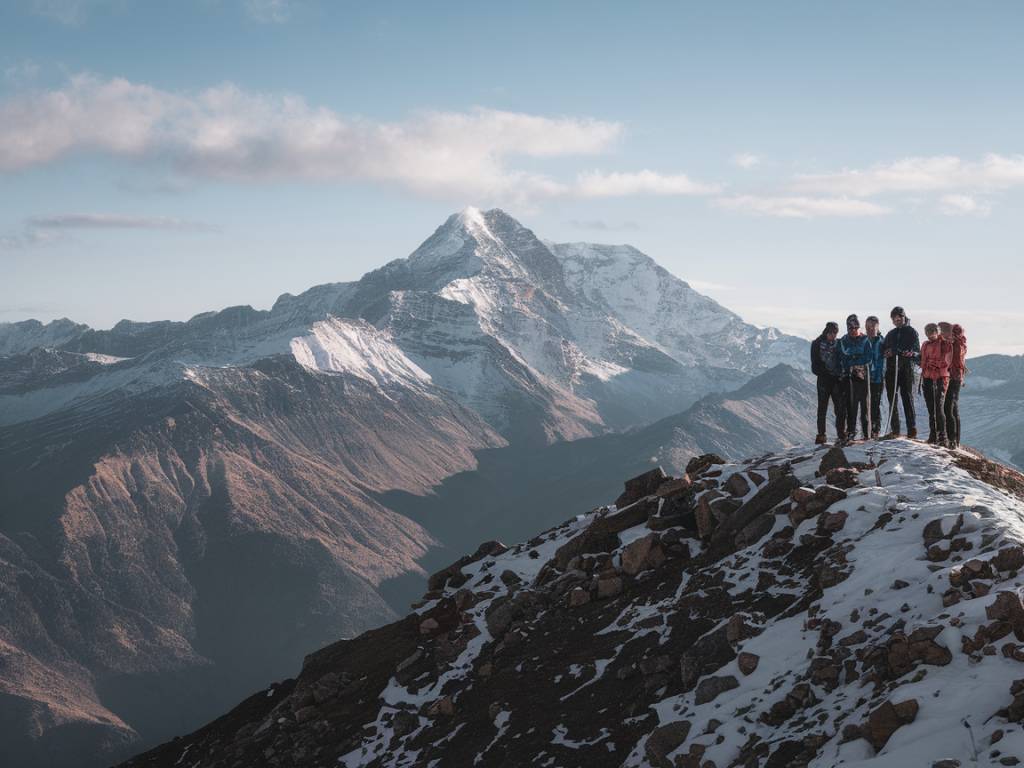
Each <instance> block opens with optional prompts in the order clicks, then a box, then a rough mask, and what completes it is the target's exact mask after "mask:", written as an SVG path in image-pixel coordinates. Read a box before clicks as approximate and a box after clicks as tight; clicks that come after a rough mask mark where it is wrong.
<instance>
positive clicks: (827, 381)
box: [811, 322, 846, 445]
mask: <svg viewBox="0 0 1024 768" xmlns="http://www.w3.org/2000/svg"><path fill="white" fill-rule="evenodd" d="M838 335H839V324H838V323H832V322H829V323H826V324H825V330H823V331H822V332H821V335H820V336H819V337H818V338H816V339H815V340H814V341H812V342H811V371H812V372H813V373H814V375H815V376H817V377H818V436H817V437H816V438H815V439H814V442H815V443H816V444H818V445H820V444H822V443H824V442H826V438H825V419H826V417H827V416H828V401H829V400H831V401H832V410H833V411H834V412H835V417H836V433H837V435H838V436H839V440H840V442H843V441H845V440H846V395H845V392H844V391H843V387H842V368H841V364H840V360H839V345H838V342H837V341H836V337H837V336H838Z"/></svg>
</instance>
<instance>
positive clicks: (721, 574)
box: [126, 440, 1024, 768]
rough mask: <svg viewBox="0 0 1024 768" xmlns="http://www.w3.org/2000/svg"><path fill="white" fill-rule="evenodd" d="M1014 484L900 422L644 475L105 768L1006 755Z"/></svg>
mask: <svg viewBox="0 0 1024 768" xmlns="http://www.w3.org/2000/svg"><path fill="white" fill-rule="evenodd" d="M823 458H826V459H827V460H826V461H825V462H824V463H825V464H826V466H824V467H823V466H822V463H823V462H822V459H823ZM837 471H841V472H842V477H843V482H841V483H836V482H835V481H836V479H837V477H836V474H835V473H836V472H837ZM991 478H998V480H999V482H998V487H997V486H996V485H993V484H991V483H990V480H991ZM1022 481H1024V478H1021V477H1020V476H1019V475H1016V474H1014V473H1006V472H1005V471H1004V470H1003V468H999V467H997V465H993V464H991V462H988V461H987V460H985V459H984V458H982V457H980V456H975V455H969V454H966V453H964V452H959V453H954V452H947V451H942V450H936V449H932V448H929V447H926V446H924V445H921V444H918V443H911V442H908V441H903V440H892V441H885V442H884V443H879V444H871V445H870V446H855V447H851V448H847V449H845V451H838V450H836V449H832V450H831V451H829V453H828V455H827V457H826V456H825V454H824V452H823V450H822V449H818V450H812V449H803V450H799V449H798V450H793V451H789V452H786V453H784V454H779V455H771V456H764V457H760V458H758V459H756V460H752V461H750V462H748V463H745V464H729V463H725V462H724V461H723V460H721V459H720V458H719V457H714V458H713V459H711V460H698V461H694V462H693V463H691V465H690V471H689V472H688V473H687V475H686V476H685V477H683V478H668V477H661V476H660V473H659V471H655V472H654V473H648V475H647V476H645V477H640V478H635V479H634V480H632V481H629V482H627V484H626V492H625V493H624V494H623V496H622V497H620V501H621V502H622V503H623V505H624V506H623V507H622V508H618V507H616V506H609V507H602V508H599V509H596V510H593V511H591V512H589V513H587V514H584V515H579V516H577V517H573V518H571V519H570V520H568V521H567V522H565V523H564V524H562V525H560V526H558V527H556V528H553V529H551V530H549V531H546V532H544V533H543V534H541V535H539V536H537V537H535V538H534V539H531V540H530V541H529V542H527V543H523V544H518V545H515V546H512V547H511V548H509V549H508V550H507V551H506V550H504V549H503V547H500V546H496V545H494V544H493V543H489V544H488V545H486V546H484V547H482V548H481V549H480V550H479V551H478V552H477V554H476V556H474V558H467V559H465V560H464V561H460V562H459V563H457V564H456V566H457V567H455V568H454V569H446V571H445V572H444V574H443V575H442V576H439V577H437V578H436V579H435V580H434V582H433V583H432V584H431V586H432V587H433V590H432V592H430V593H428V595H427V596H426V599H425V601H424V602H423V603H422V604H421V605H420V606H419V607H418V608H417V609H416V612H414V613H412V614H410V615H409V616H407V617H406V618H405V619H403V620H402V621H399V622H396V623H394V624H390V625H388V626H386V627H382V628H380V629H377V630H374V631H372V632H369V633H367V634H364V635H362V636H360V637H358V638H355V639H352V640H343V641H340V642H338V643H336V644H334V645H332V646H329V647H328V648H325V649H323V650H321V651H318V652H316V653H314V654H312V655H310V656H309V657H308V658H307V659H306V662H305V664H304V666H303V669H302V672H301V674H300V675H299V677H298V678H297V679H296V680H290V681H286V682H284V683H280V684H276V685H274V686H271V687H270V688H269V689H267V690H265V691H263V692H260V693H258V694H256V695H254V696H253V697H251V698H250V699H248V700H247V701H245V702H243V703H242V704H241V705H239V707H237V708H236V709H235V710H233V711H232V712H230V713H228V714H227V715H225V716H224V717H222V718H220V719H219V720H217V721H214V722H212V723H211V724H210V725H208V726H206V727H205V728H203V729H201V730H199V731H197V732H195V733H193V734H191V735H188V736H184V737H182V738H180V739H177V740H175V741H174V742H171V743H168V744H166V745H164V746H162V747H159V748H158V749H155V750H153V751H151V752H149V753H147V754H144V755H140V756H139V757H137V758H135V759H134V760H132V761H130V762H129V763H128V764H126V765H128V766H132V768H141V767H142V766H152V767H154V768H156V767H161V768H162V767H163V766H168V768H169V767H170V766H173V765H177V764H185V763H187V764H189V765H199V766H203V767H204V768H207V767H208V768H219V767H220V766H224V767H227V766H240V765H268V766H281V767H282V768H283V767H284V766H317V765H322V766H328V765H331V766H333V765H343V766H349V767H354V766H367V767H369V768H384V767H385V766H394V767H395V768H397V767H398V766H411V767H417V768H418V767H420V766H422V767H423V768H426V767H427V766H436V765H480V766H519V765H523V766H526V765H593V766H658V767H659V768H662V767H667V768H688V767H691V766H693V767H695V768H726V767H727V766H728V767H730V768H739V767H742V768H755V766H756V767H761V768H777V767H778V768H781V767H782V766H803V765H808V766H810V765H813V766H837V765H851V766H853V765H856V766H865V767H867V766H879V768H882V767H883V766H884V767H885V768H889V767H890V766H903V765H914V766H918V765H920V766H948V765H957V764H960V765H975V764H976V765H993V766H995V765H1014V764H1017V761H1018V760H1020V759H1021V758H1022V757H1024V728H1022V722H1024V666H1022V665H1024V602H1022V599H1021V593H1020V588H1021V577H1020V576H1019V570H1020V569H1021V567H1024V548H1022V544H1024V528H1022V527H1021V525H1020V522H1019V521H1020V516H1021V512H1022V511H1024V505H1022V503H1021V499H1019V498H1018V497H1017V496H1016V495H1015V490H1014V488H1015V487H1016V486H1015V484H1017V485H1019V487H1021V488H1024V482H1022ZM839 486H843V487H839ZM722 499H733V500H734V501H736V502H738V503H737V504H725V505H723V504H722V503H721V500H722ZM666 506H672V507H673V510H674V511H673V514H671V515H668V516H665V515H664V514H663V512H664V510H665V507H666ZM702 509H704V510H705V511H704V512H702V511H701V510H702ZM659 518H661V519H669V520H670V522H668V523H661V522H657V523H654V524H653V525H652V522H653V521H656V520H659ZM751 526H755V527H754V528H753V529H752V528H751ZM752 531H753V532H752ZM755 533H756V535H755ZM936 548H938V549H939V550H940V551H941V553H942V557H939V556H937V555H935V554H933V552H934V550H935V549H936ZM453 577H456V578H453ZM952 593H955V594H956V595H957V599H956V600H955V601H951V600H950V599H949V597H948V595H949V594H952Z"/></svg>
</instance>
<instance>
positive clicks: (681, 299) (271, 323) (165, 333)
mask: <svg viewBox="0 0 1024 768" xmlns="http://www.w3.org/2000/svg"><path fill="white" fill-rule="evenodd" d="M345 322H348V323H350V325H349V326H347V327H346V328H345V329H344V330H343V331H342V330H339V331H338V333H340V335H341V336H343V337H344V338H345V339H348V341H346V342H343V343H345V344H346V345H348V346H351V347H352V349H353V350H361V353H357V352H354V353H353V354H362V353H365V354H376V352H372V351H371V350H376V349H378V348H379V347H380V345H381V344H382V343H386V342H393V343H394V344H395V345H396V346H397V349H393V350H390V351H389V352H387V354H386V357H387V359H388V361H389V362H388V365H391V364H396V365H398V366H399V367H400V368H403V371H402V372H399V371H389V372H388V373H387V374H386V375H385V378H387V379H388V380H389V381H391V383H392V384H395V383H399V382H401V383H403V384H407V385H411V386H419V387H422V386H426V385H432V386H435V387H439V388H441V389H444V390H446V391H447V392H449V393H450V394H452V395H454V396H455V397H456V398H458V399H459V400H460V402H462V403H463V404H464V405H467V406H468V407H470V408H472V409H473V410H475V411H476V412H477V413H479V414H480V415H482V416H483V417H484V418H485V419H487V420H488V421H489V422H490V423H491V424H492V425H493V426H494V427H495V428H497V429H498V430H499V431H502V432H503V433H504V434H505V435H506V437H510V438H512V439H514V440H518V439H524V440H528V441H530V442H542V443H545V442H552V441H556V440H560V439H575V438H579V437H584V436H588V435H594V434H600V433H602V432H605V431H608V430H609V429H625V428H629V427H632V426H636V425H639V424H645V423H650V422H652V421H655V420H657V419H658V418H661V417H663V416H667V415H670V414H672V413H677V412H679V411H681V410H683V409H685V408H687V407H689V406H690V405H692V404H693V403H694V402H696V400H698V399H699V398H700V397H702V396H703V395H705V394H708V393H709V392H716V391H725V390H728V389H734V388H736V387H738V386H740V385H741V384H743V383H744V382H745V381H746V380H748V379H749V378H750V377H751V376H752V375H755V374H756V373H758V372H759V371H763V370H766V369H767V368H769V367H771V366H773V365H775V364H776V363H778V362H787V363H789V364H793V365H798V366H802V365H803V364H804V363H803V359H804V357H805V356H806V355H805V350H804V349H803V347H804V345H805V343H804V342H803V341H801V340H799V339H795V338H793V337H786V336H782V335H780V334H779V333H778V332H777V331H775V330H773V329H758V328H755V327H753V326H750V325H747V324H745V323H743V322H742V321H741V320H740V319H739V318H738V317H737V316H736V315H735V314H733V313H732V312H729V311H728V310H726V309H724V308H723V307H721V306H719V305H718V304H717V303H715V302H714V301H712V300H711V299H708V298H707V297H704V296H701V295H700V294H698V293H696V292H695V291H693V290H692V289H691V288H690V287H689V286H688V285H687V284H686V283H685V282H683V281H682V280H679V279H678V278H675V277H673V276H672V275H670V274H669V273H668V272H666V271H665V270H664V269H662V268H661V267H659V266H658V265H657V264H656V263H655V262H654V261H653V260H651V259H650V258H648V257H646V256H644V255H643V254H641V253H640V252H639V251H636V250H635V249H632V248H630V247H628V246H597V245H587V244H572V245H556V244H552V243H545V242H543V241H541V240H540V239H538V238H537V237H536V236H535V235H534V233H533V232H532V231H530V230H529V229H528V228H526V227H524V226H523V225H522V224H521V223H519V222H518V221H516V220H515V219H513V218H512V217H510V216H509V215H508V214H506V213H504V212H503V211H501V210H497V209H495V210H491V211H486V212H483V211H479V210H477V209H475V208H467V209H466V210H464V211H462V212H461V213H458V214H454V215H452V216H451V217H449V218H448V220H447V221H446V222H445V223H444V224H443V225H442V226H441V227H439V228H438V230H437V231H436V232H435V233H434V234H433V235H432V236H431V237H429V238H428V239H427V240H426V241H424V243H423V244H422V245H421V246H420V247H419V248H417V249H416V251H414V252H413V253H412V254H411V255H410V256H409V257H408V258H405V259H398V260H395V261H392V262H390V263H388V264H386V265H385V266H383V267H381V268H380V269H377V270H374V271H372V272H369V273H367V274H366V275H364V276H363V277H362V278H361V279H360V280H358V281H356V282H352V283H334V284H328V285H322V286H317V287H315V288H311V289H310V290H309V291H306V292H305V293H303V294H300V295H298V296H291V295H284V296H282V297H280V298H279V299H278V301H277V302H276V303H275V305H274V307H273V308H272V309H271V310H269V311H259V310H255V309H253V308H251V307H247V306H240V307H229V308H227V309H225V310H221V311H219V312H207V313H203V314H200V315H197V316H195V317H193V318H192V319H191V320H189V321H187V322H171V321H157V322H145V323H138V322H131V321H128V320H124V321H121V322H120V323H118V324H117V325H115V326H114V327H113V328H111V329H109V330H104V331H98V330H92V329H89V328H86V327H85V326H76V325H74V324H72V323H70V321H56V322H54V323H51V324H49V325H46V326H43V325H41V324H39V323H36V322H34V321H29V322H26V323H19V324H9V325H6V326H2V327H0V355H2V354H14V353H23V352H27V351H28V350H29V349H30V348H31V347H33V346H47V347H51V348H54V347H55V348H57V349H59V351H60V352H62V353H63V352H75V353H81V354H92V355H104V356H107V357H109V358H125V359H128V360H130V362H128V363H126V364H124V365H122V366H119V367H118V370H110V371H103V370H94V371H89V373H91V374H93V375H88V376H86V375H84V374H85V373H86V372H87V371H86V370H84V369H83V370H81V371H79V374H78V375H79V377H80V378H81V379H82V387H83V389H82V397H83V398H85V399H87V398H91V397H95V396H96V395H97V394H99V393H102V392H111V391H114V390H118V389H120V388H122V387H124V386H126V383H127V382H128V380H130V382H131V383H132V384H133V385H138V386H141V387H143V388H145V387H147V386H163V385H166V384H169V383H173V382H175V381H180V380H181V379H182V378H184V377H185V376H186V369H192V368H195V367H197V366H199V367H214V368H216V367H222V366H225V365H228V366H239V365H242V366H244V365H250V364H252V363H253V362H254V361H256V360H259V359H262V358H265V357H269V356H273V355H280V354H285V355H291V356H296V355H299V356H301V359H302V361H303V362H304V363H306V364H311V365H313V366H317V367H322V366H321V363H322V364H323V366H326V367H325V368H323V369H324V370H325V372H328V373H329V372H330V370H329V369H330V366H331V365H332V363H331V362H330V361H329V358H330V355H329V354H326V353H325V354H322V355H320V356H319V357H318V356H317V353H314V351H313V350H314V349H316V350H319V352H323V351H324V350H323V349H321V346H322V345H320V344H319V342H315V341H314V342H312V347H311V346H310V345H309V344H308V343H307V341H303V340H304V339H305V340H309V339H316V338H317V336H318V335H319V334H321V333H323V329H324V328H325V327H327V326H324V325H323V324H324V323H327V324H331V323H333V324H335V326H336V327H338V328H340V326H339V325H338V324H344V323H345ZM318 329H319V330H318ZM335 335H337V334H335ZM357 337H366V338H357ZM293 342H294V343H293ZM353 354H349V355H347V356H345V359H346V360H348V361H349V364H350V366H351V365H355V366H356V367H361V366H362V363H357V362H355V357H353ZM401 357H405V358H407V359H406V361H404V362H400V361H399V358H401ZM338 359H340V358H338ZM158 362H159V365H158V364H157V363H158ZM377 362H378V363H381V362H383V358H379V357H378V359H377ZM171 363H173V364H175V365H171ZM410 364H411V365H415V366H416V367H418V368H419V369H420V370H421V372H422V373H425V374H426V375H427V376H428V377H429V378H430V379H431V381H430V382H425V380H423V379H422V377H420V376H419V374H415V373H410V370H411V369H409V368H408V365H410ZM176 365H177V366H179V367H175V366H176ZM180 366H184V367H180ZM371 367H372V366H371ZM125 368H134V369H135V370H134V372H133V373H127V374H126V373H125V372H124V370H123V369H125ZM12 375H13V374H12ZM65 383H67V382H66V381H59V380H56V379H52V378H51V379H47V380H45V381H44V380H42V379H40V380H39V387H38V388H40V389H42V388H46V389H50V388H53V389H58V390H60V387H62V386H63V385H64V384H65ZM51 394H52V397H50V396H40V395H36V396H34V397H29V398H27V401H26V404H25V405H24V407H22V405H21V403H20V402H18V401H15V400H11V399H10V397H9V395H10V392H8V393H7V395H8V398H7V401H6V402H5V403H0V411H2V412H3V413H6V414H7V416H6V417H5V418H6V419H7V420H8V423H10V419H11V418H13V416H12V414H15V413H16V412H18V411H23V412H24V413H25V414H26V418H36V417H39V416H41V415H44V414H45V413H46V412H48V411H47V410H46V408H47V403H51V404H52V408H51V410H52V409H53V408H61V407H64V406H65V405H69V404H71V403H73V402H74V400H75V399H76V398H75V394H74V392H72V391H71V390H69V389H63V390H60V391H55V392H53V393H51Z"/></svg>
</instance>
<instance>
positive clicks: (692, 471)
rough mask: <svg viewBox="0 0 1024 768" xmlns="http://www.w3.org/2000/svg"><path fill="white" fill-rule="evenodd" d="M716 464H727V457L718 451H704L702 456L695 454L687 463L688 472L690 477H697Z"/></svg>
mask: <svg viewBox="0 0 1024 768" xmlns="http://www.w3.org/2000/svg"><path fill="white" fill-rule="evenodd" d="M715 464H725V459H723V458H722V457H721V456H719V455H718V454H717V453H702V454H701V455H700V456H694V457H693V458H692V459H690V460H689V461H688V462H687V463H686V474H687V475H689V476H690V477H696V476H697V475H699V474H701V473H702V472H705V471H707V470H708V468H709V467H712V466H714V465H715Z"/></svg>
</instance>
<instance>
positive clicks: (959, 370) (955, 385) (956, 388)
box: [939, 323, 967, 448]
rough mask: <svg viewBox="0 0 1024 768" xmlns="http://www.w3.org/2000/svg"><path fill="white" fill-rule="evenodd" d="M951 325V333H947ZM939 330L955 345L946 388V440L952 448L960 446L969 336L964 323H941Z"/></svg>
mask: <svg viewBox="0 0 1024 768" xmlns="http://www.w3.org/2000/svg"><path fill="white" fill-rule="evenodd" d="M946 326H949V334H948V335H947V333H946ZM939 332H940V333H941V334H942V336H943V338H946V339H948V340H949V342H950V344H952V345H953V358H952V362H951V363H950V365H949V387H948V388H947V389H946V407H945V412H944V414H943V415H944V416H945V417H946V440H947V441H948V442H949V447H950V448H959V447H960V388H961V387H962V386H963V383H964V379H965V378H966V377H967V337H966V336H965V335H964V328H963V326H962V325H959V324H955V325H949V323H939Z"/></svg>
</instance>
